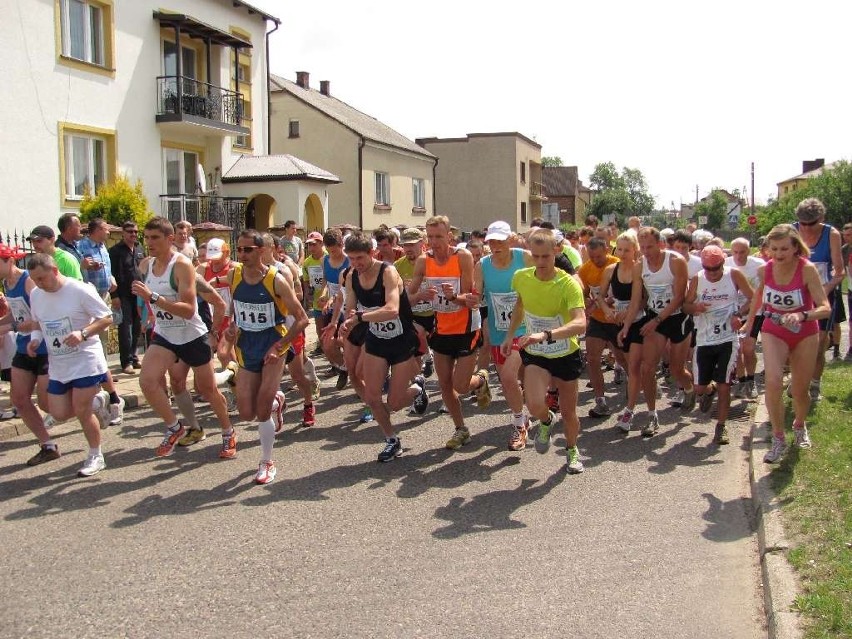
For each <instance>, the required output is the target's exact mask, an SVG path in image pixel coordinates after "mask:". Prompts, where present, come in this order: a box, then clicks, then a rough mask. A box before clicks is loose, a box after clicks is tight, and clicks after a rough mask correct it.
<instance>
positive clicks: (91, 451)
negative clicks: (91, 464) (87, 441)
mask: <svg viewBox="0 0 852 639" xmlns="http://www.w3.org/2000/svg"><path fill="white" fill-rule="evenodd" d="M95 455H103V453H102V452H101V447H100V446H98V447H97V448H90V449H89V457H94V456H95Z"/></svg>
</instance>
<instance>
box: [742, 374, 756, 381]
mask: <svg viewBox="0 0 852 639" xmlns="http://www.w3.org/2000/svg"><path fill="white" fill-rule="evenodd" d="M740 381H743V378H742V377H740ZM745 381H747V382H753V381H754V375H746V376H745Z"/></svg>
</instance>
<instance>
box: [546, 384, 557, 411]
mask: <svg viewBox="0 0 852 639" xmlns="http://www.w3.org/2000/svg"><path fill="white" fill-rule="evenodd" d="M545 401H546V402H547V410H550V411H553V412H554V413H558V412H559V391H558V390H556V389H555V388H548V389H547V397H545Z"/></svg>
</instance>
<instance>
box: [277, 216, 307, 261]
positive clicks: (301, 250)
mask: <svg viewBox="0 0 852 639" xmlns="http://www.w3.org/2000/svg"><path fill="white" fill-rule="evenodd" d="M298 228H299V227H298V226H297V224H296V222H295V220H287V221H286V222H284V237H282V238H281V248H283V249H284V252H285V253H286V254H287V255H288V256H289V257H290V259H291V260H293V261H294V262H295V263H296V264H298V265H299V266H301V265H302V262H304V260H305V246H304V244H303V243H302V238H300V237H299V236H298V235H296V231H297V230H298Z"/></svg>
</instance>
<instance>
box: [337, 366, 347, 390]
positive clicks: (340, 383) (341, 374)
mask: <svg viewBox="0 0 852 639" xmlns="http://www.w3.org/2000/svg"><path fill="white" fill-rule="evenodd" d="M348 381H349V373H348V372H347V371H346V369H345V368H339V369H337V383H336V384H335V385H334V387H335V388H336V389H337V390H343V389H344V388H346V382H348Z"/></svg>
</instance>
